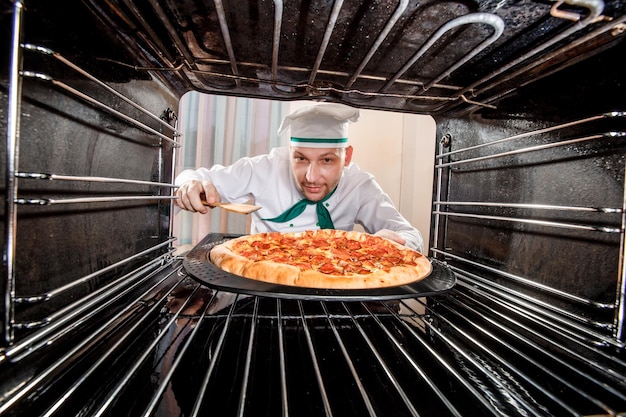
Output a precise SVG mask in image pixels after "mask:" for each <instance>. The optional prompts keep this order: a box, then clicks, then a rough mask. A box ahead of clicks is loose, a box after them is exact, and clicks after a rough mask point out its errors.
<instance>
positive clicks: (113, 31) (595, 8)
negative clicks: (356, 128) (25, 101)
mask: <svg viewBox="0 0 626 417" xmlns="http://www.w3.org/2000/svg"><path fill="white" fill-rule="evenodd" d="M51 3H54V2H49V1H34V2H28V1H27V2H26V4H27V7H30V9H31V11H34V12H36V14H37V15H38V16H39V20H40V22H38V23H37V27H36V28H34V30H33V31H31V33H34V35H33V36H34V37H35V38H37V37H40V38H41V39H33V42H39V41H41V42H43V43H44V44H45V46H48V47H50V48H52V49H55V48H58V49H55V50H57V51H58V52H60V53H62V54H70V55H73V56H74V58H75V59H77V58H78V59H81V58H82V59H85V60H86V61H87V62H86V63H85V65H88V66H91V68H93V71H95V72H99V74H98V75H99V76H101V77H102V78H104V79H107V78H109V79H111V78H115V77H127V76H128V77H142V76H144V77H145V73H146V71H145V70H146V69H150V70H152V73H153V74H157V76H159V77H161V78H162V79H163V80H165V81H166V82H167V83H168V84H170V85H171V86H172V87H173V88H174V90H175V91H177V93H179V94H182V93H184V92H185V91H188V90H197V91H201V92H207V93H215V94H226V95H235V96H246V97H259V98H272V99H279V100H299V99H318V100H332V101H341V102H344V103H347V104H350V105H355V106H359V107H362V108H374V109H388V110H395V111H403V112H411V113H421V114H431V115H439V114H455V113H459V112H461V113H462V112H468V111H476V110H483V111H484V110H493V109H494V108H497V107H499V106H502V105H504V104H505V103H507V102H510V103H511V104H510V105H515V106H519V104H520V103H519V102H515V100H516V97H519V96H520V94H521V96H525V95H527V94H529V93H528V92H527V91H526V90H523V89H524V88H529V87H525V86H526V85H528V84H530V83H533V82H535V81H538V80H541V79H542V78H544V77H545V76H547V75H549V74H553V73H555V72H557V71H558V72H559V74H563V75H562V76H560V77H556V78H555V77H552V79H553V80H555V79H556V80H557V81H556V82H553V81H551V82H550V83H548V85H542V87H541V88H542V89H544V88H555V89H556V90H554V94H557V95H560V94H567V93H566V92H567V91H571V87H572V86H574V85H578V84H581V81H583V79H581V77H584V81H585V82H584V83H585V84H586V85H587V87H581V86H579V87H577V88H592V87H589V86H588V85H589V83H591V84H593V88H610V89H611V91H612V92H615V88H617V89H618V91H622V92H623V91H624V86H623V81H621V82H620V83H618V84H619V85H617V86H616V85H615V77H614V74H617V77H618V79H619V80H622V79H623V78H624V77H623V76H619V74H621V71H623V69H622V70H621V71H619V70H618V69H617V68H619V66H620V65H618V64H619V58H614V59H613V60H612V61H606V58H605V59H604V60H600V61H596V63H595V64H594V65H596V67H597V68H595V67H593V68H591V71H593V73H584V74H582V73H581V71H589V70H590V69H589V68H586V69H581V70H579V71H577V72H567V71H565V72H564V71H561V70H563V69H564V68H566V67H569V66H571V65H572V64H577V63H579V62H580V61H582V60H584V59H586V58H589V57H590V56H593V55H595V54H596V53H598V52H602V51H603V50H605V49H607V48H608V47H615V46H618V49H621V50H623V49H624V48H623V45H622V44H623V42H621V40H622V39H623V37H624V35H623V32H624V29H625V25H626V20H625V19H626V10H625V9H626V6H625V3H624V2H623V1H607V2H605V3H603V2H601V1H597V0H589V1H581V0H569V1H568V2H567V3H557V2H551V1H545V2H544V1H529V0H521V1H506V0H501V1H443V2H442V1H429V0H425V1H408V0H393V1H392V0H374V1H348V0H346V1H341V0H336V1H334V2H333V1H330V0H326V1H323V0H309V1H292V0H289V1H280V0H275V1H269V0H260V1H224V0H215V1H174V0H168V1H157V0H153V1H146V2H133V1H130V0H108V1H96V0H84V1H82V2H80V1H75V2H74V1H72V2H67V3H64V5H67V7H64V8H60V7H58V5H54V4H51ZM72 3H75V4H72ZM90 11H91V13H90ZM48 22H50V23H48ZM51 22H54V23H51ZM58 22H66V23H67V24H64V25H63V27H58V25H59V23H58ZM27 24H28V22H27ZM51 25H55V27H47V26H51ZM94 28H99V29H98V30H97V32H96V34H94V35H93V36H92V37H89V36H85V33H94ZM52 34H54V35H52ZM112 39H113V40H114V42H113V41H112ZM68 41H69V43H68ZM59 49H60V50H59ZM611 56H613V57H615V56H616V54H612V55H611ZM107 68H109V69H108V70H107ZM622 68H623V67H622ZM607 71H608V72H609V73H608V74H605V72H607ZM611 71H613V72H611ZM103 72H104V73H103ZM607 78H612V79H613V80H612V82H611V85H610V86H606V85H605V83H606V81H604V82H603V81H602V79H607ZM557 84H558V85H557ZM539 85H541V84H539ZM559 85H560V87H559ZM532 88H533V87H530V90H528V91H531V92H532ZM534 88H537V87H534ZM559 88H560V90H559ZM533 94H535V93H533ZM543 94H544V95H546V96H547V97H549V96H550V95H553V94H550V93H549V92H548V94H546V91H543ZM621 95H622V96H623V94H621ZM507 100H508V101H507ZM511 100H513V101H512V102H511ZM523 100H524V102H526V103H527V102H528V99H527V97H525V98H523ZM570 101H571V100H570V99H569V98H568V99H567V102H566V103H565V104H566V105H569V104H567V103H569V102H570ZM618 103H619V101H618ZM621 103H622V104H623V99H621ZM560 105H563V103H562V104H554V106H560ZM609 105H611V106H612V104H611V103H609V104H608V105H607V106H609ZM604 110H610V109H609V108H607V109H604ZM517 111H519V109H518V110H517Z"/></svg>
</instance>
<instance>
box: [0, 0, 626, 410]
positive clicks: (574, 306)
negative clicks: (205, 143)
mask: <svg viewBox="0 0 626 417" xmlns="http://www.w3.org/2000/svg"><path fill="white" fill-rule="evenodd" d="M0 7H1V8H2V13H0V32H1V34H2V37H1V38H0V39H2V42H1V43H0V57H1V59H0V62H1V63H2V65H1V66H0V86H1V87H0V116H1V117H0V132H1V133H2V137H3V140H4V142H5V146H4V147H2V150H0V153H1V155H0V157H1V158H2V161H3V169H2V170H0V176H1V177H2V178H1V181H0V192H1V194H2V196H3V201H4V204H3V205H2V206H1V207H0V215H1V217H2V219H3V221H2V223H1V226H0V229H1V230H2V235H3V270H2V280H1V281H0V292H1V293H2V304H1V305H0V312H1V313H2V319H1V323H2V328H1V330H0V334H1V336H2V337H1V341H0V415H2V416H5V415H6V416H24V415H29V416H70V415H71V416H108V415H110V416H133V417H134V416H200V415H219V416H231V415H232V416H258V415H265V416H289V415H291V416H333V415H334V416H393V417H396V416H623V415H626V378H625V375H626V353H625V345H626V329H625V328H624V326H625V322H626V320H625V316H626V279H625V278H624V275H625V271H626V268H625V265H624V258H625V256H624V255H625V253H626V252H625V239H624V237H625V223H626V215H625V209H626V203H625V201H626V192H625V190H626V189H625V177H626V169H625V166H626V158H625V155H626V145H625V143H624V139H625V135H626V117H625V115H626V113H624V112H625V111H626V79H625V77H624V65H623V57H624V56H625V55H626V43H625V42H624V36H626V34H625V32H626V3H625V2H623V1H619V0H618V1H609V0H607V1H600V0H565V1H556V2H553V1H536V0H519V1H497V2H495V1H482V0H477V1H429V0H425V1H420V2H418V1H408V0H395V1H392V0H372V1H348V0H345V1H342V0H335V1H320V0H312V1H289V2H286V1H280V0H274V1H230V2H225V1H221V0H206V1H199V0H197V1H160V0H153V1H150V2H131V1H128V0H108V1H98V0H81V1H78V0H69V1H66V2H62V3H59V2H49V1H41V0H2V1H0ZM189 91H197V92H201V93H209V94H214V95H219V96H228V97H245V98H260V99H269V100H280V101H286V102H289V101H293V100H311V101H313V100H315V101H327V102H339V103H344V104H347V105H350V106H354V107H358V108H361V109H371V110H385V111H391V112H394V113H401V114H418V115H429V116H432V117H433V118H434V120H435V122H436V139H435V140H436V154H435V155H432V159H433V160H434V172H433V182H432V187H431V189H432V201H433V204H432V210H431V212H430V217H431V227H430V230H428V231H422V232H423V233H425V234H427V235H429V241H430V245H429V247H428V248H427V252H428V253H427V255H428V256H429V257H430V258H431V259H432V262H433V264H434V265H437V267H438V268H440V270H441V271H443V272H441V273H442V274H443V275H442V276H443V278H441V279H443V281H440V282H444V283H445V285H444V287H441V286H434V287H430V289H429V290H428V291H422V290H420V291H417V293H415V294H411V295H407V294H406V292H402V295H401V296H399V295H398V293H395V292H393V291H392V292H384V291H381V292H370V293H367V294H360V295H359V296H357V297H353V296H345V294H344V295H341V294H340V296H337V295H336V294H333V293H332V292H326V293H324V292H323V293H321V294H312V293H310V292H309V293H307V292H306V291H303V292H302V293H299V292H298V291H292V290H288V291H282V290H281V291H275V290H273V289H271V288H269V289H268V288H263V289H262V291H259V290H258V288H256V289H255V288H249V287H245V288H223V287H220V286H216V285H215V281H216V280H218V281H219V279H220V276H219V274H217V273H216V275H213V273H212V272H210V271H209V270H200V271H199V270H196V269H195V268H194V267H193V265H192V264H193V262H191V260H193V259H197V258H193V256H196V255H197V254H198V251H203V250H205V249H204V248H203V246H202V245H206V246H207V247H210V246H211V245H213V244H215V243H216V242H220V241H223V240H225V239H230V238H232V237H234V236H232V235H229V234H225V233H223V232H220V231H217V230H213V231H211V232H210V233H208V234H207V235H206V236H205V238H204V239H203V240H202V242H200V243H199V244H198V246H196V247H195V248H193V249H192V250H191V251H189V252H181V251H177V244H176V240H177V236H175V235H174V234H173V233H172V230H173V228H172V221H173V215H174V209H173V203H172V200H173V198H174V190H175V186H174V185H173V178H174V176H175V175H176V172H175V171H176V169H175V167H176V161H177V158H179V157H180V151H181V144H182V141H181V131H180V130H179V123H178V118H179V111H178V108H179V103H180V100H181V97H182V96H183V95H184V94H185V93H186V92H189ZM416 180H417V179H416ZM192 254H193V256H192ZM207 271H208V272H207Z"/></svg>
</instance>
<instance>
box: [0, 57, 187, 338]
mask: <svg viewBox="0 0 626 417" xmlns="http://www.w3.org/2000/svg"><path fill="white" fill-rule="evenodd" d="M3 69H6V68H5V67H3ZM24 69H25V70H29V71H36V72H37V73H40V74H46V75H47V76H49V77H51V78H52V79H53V80H54V81H53V82H47V81H44V80H42V79H40V78H37V79H33V78H29V77H25V78H24V81H23V84H22V91H21V94H22V96H21V97H22V98H21V103H20V108H19V110H18V115H19V119H20V120H19V132H18V135H17V139H18V142H17V146H16V148H17V149H16V151H17V150H19V152H16V154H17V155H18V158H17V160H16V166H15V171H16V172H15V173H14V174H15V175H17V176H20V178H18V179H16V183H15V200H16V201H15V202H12V201H9V202H7V204H12V205H13V210H14V214H15V222H14V223H13V226H12V230H11V236H12V238H13V241H14V242H15V243H14V249H13V248H10V247H6V246H5V247H4V249H5V251H4V253H5V255H6V254H7V253H9V251H11V252H13V254H14V259H15V262H14V263H13V265H12V268H11V269H10V270H9V269H7V268H3V272H2V274H3V276H2V285H7V283H9V282H11V283H13V284H12V285H14V290H13V294H12V295H11V299H9V300H7V303H3V307H2V308H3V310H4V311H3V317H12V319H13V320H14V321H15V326H14V329H16V330H15V332H16V334H11V335H5V338H4V339H11V338H16V339H19V338H20V337H22V336H23V335H25V334H27V333H30V332H31V331H32V330H33V329H37V328H39V327H40V326H41V325H42V324H45V323H46V322H47V321H48V320H50V317H52V315H58V314H60V313H61V312H62V311H63V309H64V308H66V307H68V306H69V305H70V304H72V303H74V302H75V301H76V300H78V299H80V298H82V297H85V296H87V295H90V294H93V293H95V292H96V291H97V290H99V289H100V288H102V287H104V286H105V285H107V284H109V283H110V282H111V281H112V280H114V279H116V278H118V277H120V276H123V275H124V274H126V273H129V272H130V271H132V270H133V269H135V268H137V266H138V265H142V264H144V263H145V262H146V261H147V260H149V259H151V258H153V257H157V256H159V255H160V254H163V253H165V252H167V247H166V246H163V247H161V248H158V249H155V250H150V249H151V248H154V247H155V246H156V245H158V244H160V243H163V242H166V241H167V240H168V238H169V235H170V231H169V230H170V214H169V213H170V204H171V200H170V199H169V197H166V198H163V199H160V198H159V196H168V195H170V194H171V189H170V188H168V187H159V186H152V185H138V184H124V183H110V182H105V183H101V182H98V181H94V179H97V178H109V179H123V180H131V181H146V182H152V183H170V181H171V175H172V158H173V152H174V144H173V142H168V141H166V140H163V139H162V138H160V137H159V136H157V135H156V134H154V133H153V132H151V131H150V129H153V130H154V132H163V134H164V135H170V137H171V136H172V132H171V131H167V130H168V129H163V128H162V126H161V125H160V123H159V122H158V121H155V120H153V119H152V118H151V117H148V116H146V114H144V113H143V112H142V111H139V110H137V109H136V108H135V107H133V106H130V105H129V104H128V103H127V102H125V101H123V100H121V99H120V98H118V97H116V96H115V95H113V94H111V93H110V92H109V91H106V90H105V89H103V88H102V87H101V86H100V85H98V84H97V83H95V82H93V81H91V80H87V79H85V77H84V76H83V75H81V74H77V73H76V72H75V71H73V70H71V69H69V68H67V67H66V66H64V65H62V64H60V63H59V62H58V60H56V59H55V58H53V57H50V56H44V57H42V56H39V55H38V54H37V53H35V52H29V51H25V57H24ZM6 77H7V75H6V73H3V74H2V77H1V79H0V81H1V84H2V86H4V88H3V90H2V93H1V94H0V109H2V110H1V111H2V112H5V111H6V109H7V108H8V103H7V95H6V91H7V90H5V88H6V89H8V80H7V78H6ZM62 86H68V87H69V89H68V88H64V87H62ZM109 86H110V87H112V88H113V89H115V90H116V91H118V92H119V93H121V94H123V95H124V96H125V97H127V98H129V99H130V100H132V101H134V102H135V103H136V104H137V105H139V106H140V107H142V108H143V109H144V110H148V111H150V112H152V113H153V114H154V115H157V117H158V116H160V115H164V116H163V117H164V118H166V117H168V116H166V115H169V116H171V114H173V113H168V109H176V108H177V102H178V99H177V97H176V96H175V95H173V94H172V93H171V91H170V90H168V89H167V88H166V87H165V86H164V85H162V84H161V83H160V82H158V80H155V79H149V78H147V79H139V80H138V79H128V80H125V81H121V82H120V81H119V80H115V81H110V83H109ZM76 92H77V93H76ZM90 100H94V101H95V102H97V104H96V103H95V102H91V101H90ZM102 106H106V107H107V108H108V109H105V108H103V107H102ZM116 112H119V113H120V114H124V115H125V116H124V117H127V118H128V120H127V119H125V118H124V117H122V116H120V115H119V114H118V113H116ZM2 116H3V117H1V118H0V119H1V122H0V135H2V138H3V141H5V142H6V141H7V124H6V117H5V114H4V113H3V114H2ZM135 122H137V123H141V124H142V125H143V126H145V128H143V127H141V128H140V127H137V126H136V125H135V124H134V123H135ZM172 122H174V121H172ZM8 146H9V144H8V143H5V146H3V147H2V150H0V153H2V155H1V157H2V158H3V160H6V153H5V152H6V151H7V149H8ZM3 165H4V164H3ZM2 171H3V172H2V174H0V175H3V178H2V187H3V188H2V192H3V197H5V198H3V199H4V200H6V195H7V193H6V175H7V173H6V172H5V170H4V169H3V170H2ZM11 174H13V173H11ZM49 175H52V176H53V177H49ZM54 176H63V177H66V176H67V177H71V179H70V180H65V179H54ZM152 196H156V197H155V198H151V197H152ZM77 199H86V200H85V201H84V202H81V201H80V200H78V202H71V203H66V201H68V200H74V201H77ZM100 199H104V201H98V200H100ZM108 199H110V200H111V201H107V200H108ZM6 207H7V206H5V207H3V208H2V210H3V213H2V215H3V218H6V217H5V216H6ZM7 223H8V222H7ZM7 223H5V222H3V226H2V227H4V228H5V229H4V230H3V232H4V233H3V236H4V237H5V239H4V241H5V244H6V242H7V240H6V236H7V232H8V230H7V229H6V225H7ZM144 251H149V253H146V254H145V255H139V256H138V254H140V253H142V252H144ZM132 257H135V259H130V258H132ZM129 259H130V260H129ZM118 263H119V266H116V265H117V264H118ZM7 275H11V276H10V277H8V276H7ZM5 291H6V288H3V292H4V293H6V292H5ZM7 306H10V307H8V308H10V309H12V311H10V312H9V311H6V310H7ZM9 320H10V319H9Z"/></svg>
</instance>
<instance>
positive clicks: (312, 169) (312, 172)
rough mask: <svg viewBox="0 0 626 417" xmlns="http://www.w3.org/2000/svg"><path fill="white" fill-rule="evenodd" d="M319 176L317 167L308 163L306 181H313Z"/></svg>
mask: <svg viewBox="0 0 626 417" xmlns="http://www.w3.org/2000/svg"><path fill="white" fill-rule="evenodd" d="M318 176H319V169H318V167H317V165H315V164H309V167H308V169H307V170H306V180H307V181H308V182H315V180H317V178H318Z"/></svg>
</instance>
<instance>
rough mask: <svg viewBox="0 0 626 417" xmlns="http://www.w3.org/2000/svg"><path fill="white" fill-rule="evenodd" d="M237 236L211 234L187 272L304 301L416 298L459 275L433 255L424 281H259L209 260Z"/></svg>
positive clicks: (215, 284)
mask: <svg viewBox="0 0 626 417" xmlns="http://www.w3.org/2000/svg"><path fill="white" fill-rule="evenodd" d="M236 237H239V236H232V235H224V234H220V233H211V234H209V235H207V236H206V237H205V238H204V239H203V240H202V241H201V242H200V243H198V244H197V245H196V246H195V247H194V248H193V249H192V250H191V251H189V252H188V253H187V254H186V255H185V257H184V259H183V267H184V269H185V271H186V272H187V273H188V274H189V275H190V276H191V277H192V278H194V279H195V280H197V281H198V282H200V283H201V284H204V285H206V286H207V287H209V288H213V289H216V290H221V291H228V292H233V293H238V294H249V295H261V296H266V297H275V298H287V299H300V300H332V301H368V300H391V299H400V298H413V297H422V296H429V295H436V294H441V293H443V292H445V291H448V290H450V289H451V288H452V287H453V286H454V284H455V283H456V277H455V276H454V273H453V272H452V271H451V270H450V268H449V267H448V266H446V265H445V264H444V263H442V262H440V261H438V260H436V259H433V258H429V261H430V262H431V265H432V272H431V273H430V275H428V276H427V277H426V278H424V279H422V280H421V281H418V282H414V283H412V284H407V285H400V286H395V287H387V288H375V289H347V290H343V289H341V290H337V289H323V288H304V287H295V286H290V285H280V284H272V283H269V282H263V281H257V280H253V279H248V278H244V277H241V276H239V275H234V274H231V273H229V272H226V271H223V270H221V269H220V268H218V267H217V266H215V265H214V264H213V263H212V262H211V261H210V259H209V253H210V251H211V249H212V248H213V247H214V246H216V245H219V244H221V243H223V242H225V241H226V240H228V239H232V238H236Z"/></svg>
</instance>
